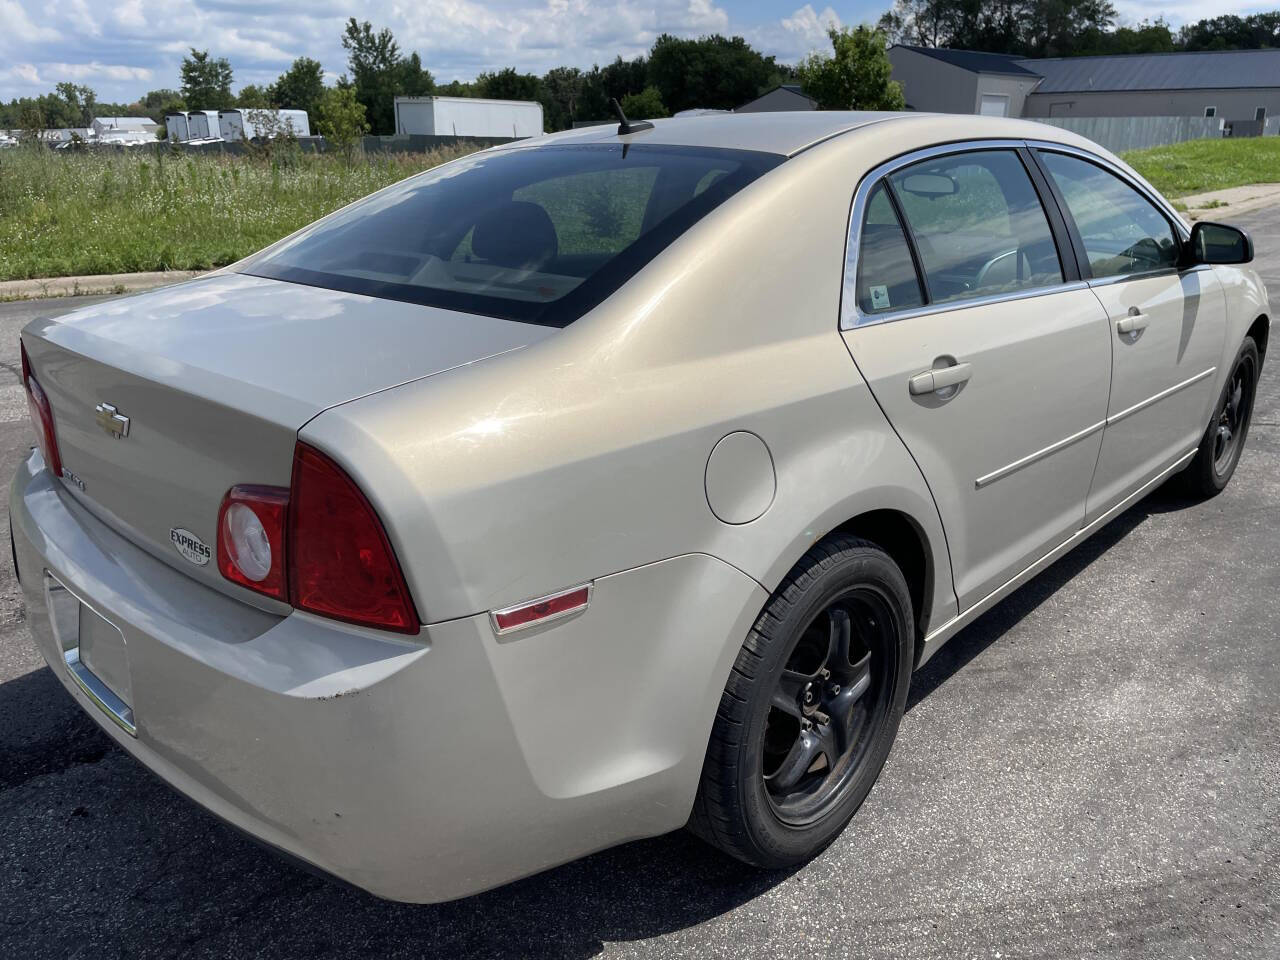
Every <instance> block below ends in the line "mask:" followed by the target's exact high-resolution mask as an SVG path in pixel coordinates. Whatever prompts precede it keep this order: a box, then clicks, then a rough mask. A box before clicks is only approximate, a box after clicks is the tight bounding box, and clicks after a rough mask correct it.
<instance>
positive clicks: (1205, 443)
mask: <svg viewBox="0 0 1280 960" xmlns="http://www.w3.org/2000/svg"><path fill="white" fill-rule="evenodd" d="M1261 368H1262V356H1261V355H1260V354H1259V353H1258V346H1257V344H1256V343H1254V342H1253V338H1252V337H1245V338H1244V342H1243V343H1241V344H1240V349H1239V351H1237V353H1236V359H1235V362H1234V363H1233V364H1232V365H1231V373H1230V374H1229V375H1228V376H1227V382H1226V383H1225V384H1224V385H1223V388H1222V393H1221V395H1220V396H1219V397H1218V403H1217V405H1216V406H1215V407H1214V408H1213V418H1212V419H1211V420H1210V421H1209V426H1208V427H1207V428H1206V429H1205V432H1204V435H1203V437H1201V440H1200V447H1199V449H1198V450H1197V451H1196V455H1195V457H1193V458H1192V460H1191V462H1190V463H1189V464H1188V465H1187V468H1186V469H1185V470H1184V471H1183V472H1182V474H1181V476H1180V477H1179V478H1178V480H1179V483H1180V484H1181V486H1182V488H1183V490H1184V491H1185V492H1186V493H1189V494H1190V495H1191V496H1193V497H1197V498H1201V499H1205V498H1208V497H1212V496H1216V495H1217V494H1219V493H1221V492H1222V491H1223V490H1224V489H1225V488H1226V486H1227V483H1228V482H1229V481H1230V480H1231V476H1232V474H1234V473H1235V471H1236V466H1237V464H1239V463H1240V457H1241V455H1242V454H1243V453H1244V444H1245V439H1246V438H1247V437H1248V435H1249V421H1250V419H1251V418H1252V417H1253V399H1254V393H1255V391H1256V390H1257V387H1258V371H1259V370H1260V369H1261Z"/></svg>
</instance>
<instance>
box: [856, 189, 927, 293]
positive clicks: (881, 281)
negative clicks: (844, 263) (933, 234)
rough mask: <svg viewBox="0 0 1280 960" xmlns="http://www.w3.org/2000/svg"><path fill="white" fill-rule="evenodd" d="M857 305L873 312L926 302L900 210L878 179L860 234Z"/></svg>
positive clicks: (868, 202)
mask: <svg viewBox="0 0 1280 960" xmlns="http://www.w3.org/2000/svg"><path fill="white" fill-rule="evenodd" d="M857 297H858V309H859V310H861V311H862V312H863V313H865V314H868V315H871V314H876V313H888V312H889V311H891V310H903V309H906V308H909V307H918V306H920V305H921V304H923V303H924V295H923V294H922V292H921V290H920V279H919V277H917V276H916V267H915V263H914V262H913V261H912V259H911V248H910V247H909V246H908V245H907V235H906V234H905V233H904V232H903V230H902V224H901V223H900V222H899V220H898V214H897V211H895V210H894V209H893V202H892V201H891V200H890V199H889V194H888V192H887V191H886V190H885V187H884V184H883V183H878V184H876V186H875V189H873V190H872V191H871V194H870V196H869V197H868V198H867V214H866V218H865V219H864V220H863V224H862V234H861V236H860V237H859V238H858V293H857Z"/></svg>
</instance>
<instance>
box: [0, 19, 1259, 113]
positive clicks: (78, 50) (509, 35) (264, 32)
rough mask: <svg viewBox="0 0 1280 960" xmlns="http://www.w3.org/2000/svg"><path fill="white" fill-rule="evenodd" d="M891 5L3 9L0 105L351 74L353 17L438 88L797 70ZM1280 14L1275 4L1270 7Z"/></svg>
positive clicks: (120, 97)
mask: <svg viewBox="0 0 1280 960" xmlns="http://www.w3.org/2000/svg"><path fill="white" fill-rule="evenodd" d="M890 2H891V0H870V2H865V0H858V2H856V3H853V4H836V5H834V6H828V5H826V3H825V2H823V0H819V2H818V3H817V4H813V3H805V4H801V3H798V2H797V0H741V2H732V3H731V2H716V0H642V2H625V0H373V2H369V3H364V4H356V5H353V4H351V3H339V2H337V0H52V2H50V0H0V24H2V25H3V30H2V31H0V99H3V100H6V101H7V100H9V99H11V98H12V97H15V96H25V95H28V94H34V93H42V92H45V91H48V90H50V89H52V87H53V85H54V84H55V83H57V82H58V81H60V80H71V81H74V82H76V83H84V84H88V85H89V86H91V87H93V88H94V89H95V90H96V91H97V93H98V98H99V99H100V100H112V101H129V100H133V99H135V98H136V97H138V96H139V95H141V94H142V93H143V92H145V91H147V90H151V89H156V88H160V87H173V88H176V87H177V86H178V63H179V61H180V60H181V58H182V55H183V54H184V53H185V52H186V51H187V48H189V47H191V46H195V47H197V48H199V49H208V50H210V52H212V53H213V54H215V55H217V56H224V57H227V58H228V59H229V60H230V61H231V64H232V67H233V68H234V69H235V87H236V89H239V88H240V87H241V86H243V85H245V84H247V83H264V82H269V81H271V80H273V79H275V77H276V76H277V75H278V74H279V73H280V72H281V71H282V70H284V68H285V67H287V66H288V64H289V63H290V62H291V61H292V60H293V59H294V58H295V57H298V56H303V55H306V56H310V57H314V58H316V59H317V60H319V61H320V62H321V63H322V64H323V65H324V68H325V71H326V74H327V75H328V79H329V80H330V82H332V80H334V79H336V77H337V76H338V75H339V74H340V73H341V72H342V71H343V68H344V64H345V59H346V58H345V57H344V55H343V51H342V47H341V43H340V36H341V33H342V26H343V23H344V22H345V20H346V18H347V17H348V16H352V15H354V16H356V17H358V18H359V19H362V20H363V19H368V20H371V21H372V22H373V23H374V25H375V26H376V27H382V26H389V27H391V28H392V30H393V31H394V33H395V35H396V38H397V40H399V42H400V46H401V48H402V49H403V50H405V51H406V52H408V51H411V50H417V51H418V52H419V53H420V54H421V55H422V57H423V61H424V62H425V63H426V65H427V66H428V67H429V68H430V69H431V71H432V73H434V74H435V76H436V78H437V79H438V80H442V81H448V80H453V79H464V80H467V79H471V78H473V77H474V76H475V75H476V74H477V73H478V72H480V71H482V70H489V69H497V68H501V67H504V66H515V67H518V68H520V69H521V70H529V71H533V72H537V73H541V72H543V71H545V70H546V69H547V68H548V67H552V66H556V65H558V64H569V65H573V66H581V67H589V66H590V65H591V64H592V63H595V62H600V63H603V62H605V61H608V60H611V59H613V57H614V56H615V55H616V54H618V53H621V54H622V55H623V56H634V55H635V54H637V53H640V52H642V51H644V50H646V49H648V47H649V46H650V44H652V42H653V38H654V37H655V36H657V35H658V34H659V33H662V32H668V33H675V34H681V35H689V36H697V35H700V34H705V33H715V32H719V33H725V34H741V35H742V36H745V37H746V38H747V39H748V40H750V41H751V42H752V43H753V44H755V45H756V46H757V47H759V48H761V49H763V50H764V51H765V52H767V53H771V54H775V55H777V56H778V57H779V58H780V59H781V60H784V61H787V62H793V61H795V60H797V59H799V58H800V57H802V56H804V55H805V54H806V53H807V52H809V51H810V50H812V49H815V48H823V47H825V44H826V41H825V37H824V31H825V26H826V24H827V23H828V22H830V21H833V20H834V21H835V22H837V23H859V22H863V21H874V20H875V19H877V18H878V17H879V15H880V13H881V12H883V10H884V9H885V8H886V7H887V6H888V5H889V3H890ZM1116 5H1117V7H1118V8H1119V10H1120V12H1121V19H1122V21H1129V22H1133V21H1137V20H1140V19H1142V18H1144V17H1154V16H1157V15H1161V14H1163V15H1164V16H1165V17H1166V18H1167V19H1169V20H1170V22H1172V23H1173V24H1175V25H1177V24H1178V23H1181V22H1183V21H1185V20H1188V19H1190V20H1195V19H1198V18H1199V17H1201V16H1209V15H1216V14H1219V13H1230V12H1237V13H1243V12H1247V11H1250V10H1255V9H1263V8H1259V7H1256V6H1254V5H1252V4H1240V3H1238V2H1233V0H1226V2H1225V3H1224V4H1222V5H1220V6H1215V8H1214V10H1213V11H1212V13H1210V12H1208V11H1206V10H1205V8H1204V7H1203V4H1196V3H1190V2H1185V0H1117V2H1116ZM1271 6H1274V4H1271Z"/></svg>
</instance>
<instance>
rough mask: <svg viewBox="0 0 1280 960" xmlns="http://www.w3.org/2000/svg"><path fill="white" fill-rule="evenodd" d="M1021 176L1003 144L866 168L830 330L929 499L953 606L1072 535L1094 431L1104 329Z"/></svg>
mask: <svg viewBox="0 0 1280 960" xmlns="http://www.w3.org/2000/svg"><path fill="white" fill-rule="evenodd" d="M1033 176H1035V177H1036V178H1037V180H1038V179H1039V173H1038V171H1035V170H1034V164H1033V162H1032V161H1031V160H1030V158H1029V156H1028V155H1026V154H1025V152H1022V151H1020V150H1019V149H1018V148H1017V146H1016V145H1004V146H1001V147H999V148H991V147H985V148H974V147H973V146H970V147H969V148H968V149H963V148H958V147H950V148H944V149H942V150H935V151H924V152H923V153H922V154H916V155H912V156H909V157H906V158H902V159H900V160H899V161H895V163H894V164H891V165H887V166H886V167H884V168H881V169H880V170H877V171H875V172H873V173H872V175H871V176H869V177H868V178H867V179H866V180H865V181H864V183H863V185H862V186H861V187H860V188H859V192H858V196H857V197H856V198H855V203H854V212H853V220H852V221H851V230H850V244H849V250H848V252H847V263H846V268H845V295H844V300H843V306H842V318H841V328H842V332H843V335H844V338H845V341H846V343H847V345H848V348H849V351H850V353H851V355H852V356H853V359H854V361H855V363H856V364H857V366H858V369H859V370H860V371H861V373H862V375H863V376H864V377H865V379H866V380H867V382H868V384H869V385H870V387H871V390H872V392H873V393H874V395H875V397H876V400H877V401H878V402H879V404H880V406H881V408H882V409H883V410H884V412H885V414H886V416H887V417H888V419H889V422H890V423H891V424H892V425H893V428H894V429H895V430H896V431H897V432H898V434H899V436H901V438H902V440H903V441H904V442H905V443H906V446H907V448H908V449H909V450H910V451H911V454H912V456H913V457H914V458H915V460H916V462H917V463H918V464H919V466H920V469H921V471H922V472H923V474H924V476H925V479H926V480H927V482H928V484H929V487H930V489H931V491H932V492H933V496H934V499H935V501H936V502H937V505H938V509H939V512H940V514H941V516H942V520H943V524H944V528H945V531H946V537H947V545H948V548H949V550H950V553H951V562H952V568H953V572H954V576H955V584H956V594H957V599H958V601H959V604H960V608H961V609H962V610H963V609H966V608H968V607H969V606H971V605H973V604H974V603H976V602H977V601H979V600H981V599H982V598H983V597H985V596H986V595H987V594H989V593H990V592H991V591H992V590H994V589H996V588H997V587H999V586H1000V585H1002V584H1003V583H1004V582H1005V581H1006V580H1008V579H1009V578H1010V577H1012V576H1014V575H1016V574H1017V573H1020V572H1021V571H1022V570H1023V569H1025V568H1026V567H1027V566H1029V565H1030V564H1032V563H1034V562H1035V561H1036V560H1038V559H1039V558H1040V557H1042V556H1043V555H1044V554H1045V553H1047V552H1048V551H1049V550H1051V549H1053V548H1054V547H1055V546H1057V545H1058V544H1059V543H1061V542H1062V541H1063V540H1065V539H1066V538H1067V537H1069V536H1070V535H1071V534H1072V533H1074V532H1075V531H1076V530H1078V529H1079V527H1080V526H1081V523H1082V520H1083V516H1084V508H1085V497H1086V495H1087V493H1088V490H1089V483H1090V480H1091V478H1092V476H1093V469H1094V466H1095V464H1096V462H1097V456H1098V447H1099V443H1100V441H1101V434H1102V427H1103V423H1104V420H1105V417H1106V408H1107V385H1108V380H1109V379H1110V368H1111V357H1110V349H1111V347H1110V343H1109V339H1108V327H1107V323H1106V316H1105V314H1104V312H1103V311H1102V308H1101V307H1100V305H1099V304H1098V300H1097V298H1096V297H1094V296H1093V294H1092V293H1091V292H1090V291H1089V289H1088V287H1087V286H1086V285H1085V284H1084V283H1082V282H1080V281H1079V278H1078V274H1077V273H1076V264H1075V261H1074V258H1072V257H1070V256H1067V257H1063V256H1061V255H1060V252H1059V244H1060V243H1063V244H1065V243H1067V242H1069V241H1068V240H1067V236H1066V233H1065V227H1064V224H1063V221H1062V218H1061V216H1060V214H1059V212H1058V211H1057V209H1056V206H1054V205H1052V204H1050V205H1048V206H1046V205H1045V204H1044V203H1043V201H1042V198H1041V194H1040V193H1039V192H1038V191H1037V188H1036V186H1035V184H1034V183H1033ZM904 227H905V229H904Z"/></svg>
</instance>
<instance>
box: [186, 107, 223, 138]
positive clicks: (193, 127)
mask: <svg viewBox="0 0 1280 960" xmlns="http://www.w3.org/2000/svg"><path fill="white" fill-rule="evenodd" d="M187 133H188V134H189V136H188V137H187V139H188V140H217V139H218V138H219V136H220V134H219V132H218V111H217V110H190V111H188V112H187Z"/></svg>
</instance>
